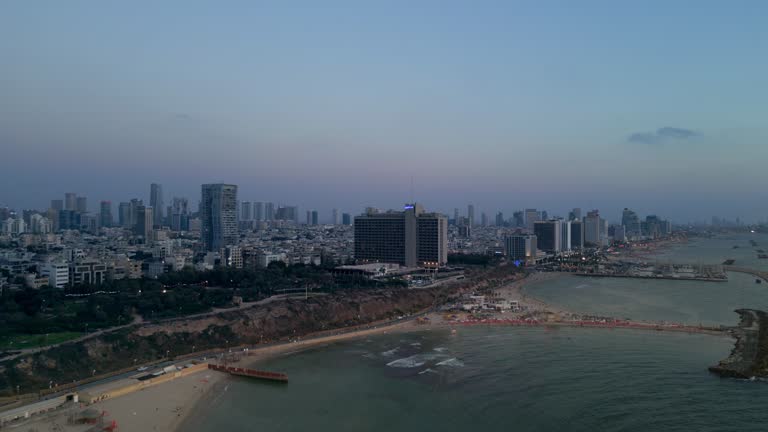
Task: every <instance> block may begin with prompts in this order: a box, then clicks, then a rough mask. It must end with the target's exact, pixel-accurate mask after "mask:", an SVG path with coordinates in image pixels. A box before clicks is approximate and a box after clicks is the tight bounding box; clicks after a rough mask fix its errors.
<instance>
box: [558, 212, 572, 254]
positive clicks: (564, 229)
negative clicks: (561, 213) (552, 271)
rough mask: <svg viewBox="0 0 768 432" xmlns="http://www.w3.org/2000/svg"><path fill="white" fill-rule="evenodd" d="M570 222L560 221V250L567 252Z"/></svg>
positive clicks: (569, 244)
mask: <svg viewBox="0 0 768 432" xmlns="http://www.w3.org/2000/svg"><path fill="white" fill-rule="evenodd" d="M571 228H573V227H572V225H571V221H566V220H561V221H560V250H561V251H564V252H568V251H570V250H571Z"/></svg>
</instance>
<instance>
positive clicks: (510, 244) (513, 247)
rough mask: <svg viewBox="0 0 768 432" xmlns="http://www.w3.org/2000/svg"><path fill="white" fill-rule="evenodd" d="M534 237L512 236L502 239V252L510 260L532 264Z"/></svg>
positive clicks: (534, 254)
mask: <svg viewBox="0 0 768 432" xmlns="http://www.w3.org/2000/svg"><path fill="white" fill-rule="evenodd" d="M537 249H538V246H537V244H536V236H535V235H512V236H507V237H505V238H504V251H505V253H506V254H507V257H509V259H511V260H520V261H523V260H524V261H526V262H533V261H535V260H536V251H537Z"/></svg>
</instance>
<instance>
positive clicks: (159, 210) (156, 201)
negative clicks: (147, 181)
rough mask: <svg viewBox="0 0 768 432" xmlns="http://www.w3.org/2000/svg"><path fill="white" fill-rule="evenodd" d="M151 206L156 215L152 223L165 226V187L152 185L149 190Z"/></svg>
mask: <svg viewBox="0 0 768 432" xmlns="http://www.w3.org/2000/svg"><path fill="white" fill-rule="evenodd" d="M149 205H150V206H151V207H152V212H153V214H154V216H153V219H152V223H153V224H154V225H155V226H157V227H160V226H162V225H163V208H165V207H164V206H163V185H161V184H157V183H152V184H151V185H150V188H149Z"/></svg>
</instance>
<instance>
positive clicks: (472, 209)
mask: <svg viewBox="0 0 768 432" xmlns="http://www.w3.org/2000/svg"><path fill="white" fill-rule="evenodd" d="M467 219H469V226H475V206H474V205H472V204H470V205H468V206H467Z"/></svg>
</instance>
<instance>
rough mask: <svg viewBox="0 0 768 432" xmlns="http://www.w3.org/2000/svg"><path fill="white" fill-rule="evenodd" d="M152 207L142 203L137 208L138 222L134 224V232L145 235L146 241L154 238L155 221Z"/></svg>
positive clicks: (137, 234)
mask: <svg viewBox="0 0 768 432" xmlns="http://www.w3.org/2000/svg"><path fill="white" fill-rule="evenodd" d="M153 210H154V209H153V208H152V207H147V206H143V205H140V206H138V207H137V208H136V224H135V225H134V226H133V234H134V235H136V236H141V237H144V242H145V243H149V241H150V240H151V239H152V226H153V225H154V223H155V219H154V212H153Z"/></svg>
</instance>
